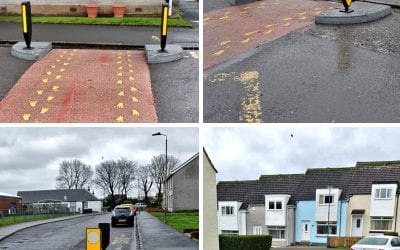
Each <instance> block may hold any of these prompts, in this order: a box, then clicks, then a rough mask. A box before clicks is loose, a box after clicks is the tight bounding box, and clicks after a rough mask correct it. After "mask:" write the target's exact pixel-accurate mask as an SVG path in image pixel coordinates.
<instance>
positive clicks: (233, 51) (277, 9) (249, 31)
mask: <svg viewBox="0 0 400 250" xmlns="http://www.w3.org/2000/svg"><path fill="white" fill-rule="evenodd" d="M338 6H339V3H333V2H327V1H310V0H285V1H282V0H272V1H267V0H263V1H256V2H252V3H249V4H244V5H240V6H231V7H227V8H223V9H217V10H212V11H209V12H206V13H205V14H204V19H203V24H204V68H205V69H208V68H211V67H212V66H214V65H216V64H219V63H221V62H223V61H227V60H229V59H230V58H232V57H234V56H236V55H239V54H240V53H243V52H245V51H247V50H249V49H251V48H255V47H257V46H258V45H260V44H262V43H264V42H266V41H271V40H274V39H276V38H279V37H282V36H284V35H286V34H288V33H289V32H291V31H294V30H297V29H299V28H302V27H305V26H307V25H310V24H312V23H314V19H315V16H316V15H319V14H320V13H321V12H322V11H325V10H329V9H335V8H336V7H338Z"/></svg>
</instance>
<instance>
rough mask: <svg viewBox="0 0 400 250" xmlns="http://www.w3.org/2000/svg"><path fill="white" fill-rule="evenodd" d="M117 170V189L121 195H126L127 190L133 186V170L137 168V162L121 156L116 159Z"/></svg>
mask: <svg viewBox="0 0 400 250" xmlns="http://www.w3.org/2000/svg"><path fill="white" fill-rule="evenodd" d="M116 164H117V169H116V170H117V171H118V191H119V193H120V194H122V195H126V196H127V195H128V192H129V191H130V190H131V189H132V187H133V182H134V180H135V172H136V169H137V163H136V162H134V161H130V160H127V159H125V158H122V159H120V160H118V162H117V163H116Z"/></svg>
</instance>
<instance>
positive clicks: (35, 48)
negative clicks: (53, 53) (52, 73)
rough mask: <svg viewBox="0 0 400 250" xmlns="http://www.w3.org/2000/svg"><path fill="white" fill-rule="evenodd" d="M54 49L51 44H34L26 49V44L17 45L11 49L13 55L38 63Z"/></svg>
mask: <svg viewBox="0 0 400 250" xmlns="http://www.w3.org/2000/svg"><path fill="white" fill-rule="evenodd" d="M51 49H52V44H51V43H50V42H33V43H32V44H31V48H30V49H28V48H26V44H25V43H24V42H19V43H16V44H14V45H13V46H12V48H11V55H12V56H14V57H16V58H19V59H23V60H29V61H37V60H40V59H42V58H43V57H44V56H45V55H46V54H47V53H49V52H50V50H51Z"/></svg>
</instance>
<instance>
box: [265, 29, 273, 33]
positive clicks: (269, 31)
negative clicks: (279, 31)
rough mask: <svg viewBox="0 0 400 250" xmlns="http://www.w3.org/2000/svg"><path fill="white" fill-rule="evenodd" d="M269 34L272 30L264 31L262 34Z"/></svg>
mask: <svg viewBox="0 0 400 250" xmlns="http://www.w3.org/2000/svg"><path fill="white" fill-rule="evenodd" d="M271 32H272V29H270V30H267V31H265V32H264V34H269V33H271Z"/></svg>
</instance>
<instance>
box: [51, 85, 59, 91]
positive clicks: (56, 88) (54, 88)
mask: <svg viewBox="0 0 400 250" xmlns="http://www.w3.org/2000/svg"><path fill="white" fill-rule="evenodd" d="M59 88H60V86H57V85H54V86H53V88H52V90H53V91H54V92H57V91H58V89H59Z"/></svg>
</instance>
